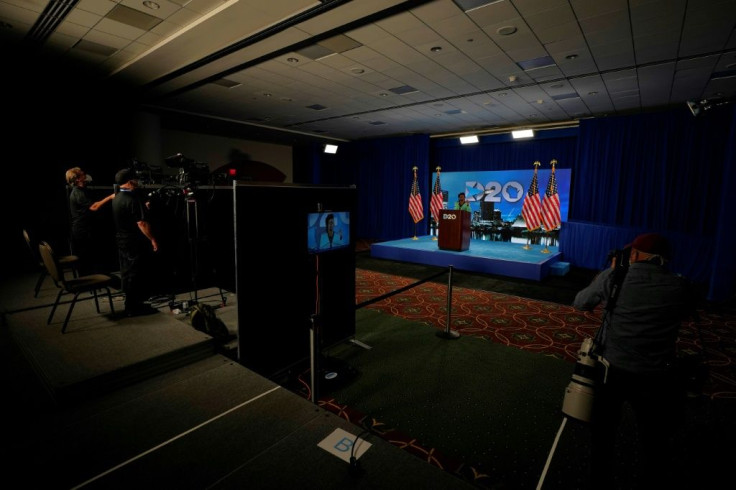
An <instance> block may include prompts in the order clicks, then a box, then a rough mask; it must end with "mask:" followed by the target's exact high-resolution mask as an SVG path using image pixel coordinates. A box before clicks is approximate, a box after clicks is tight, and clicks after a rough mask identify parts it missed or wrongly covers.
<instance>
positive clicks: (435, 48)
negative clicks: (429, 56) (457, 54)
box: [429, 46, 442, 53]
mask: <svg viewBox="0 0 736 490" xmlns="http://www.w3.org/2000/svg"><path fill="white" fill-rule="evenodd" d="M429 50H430V51H432V52H433V53H439V52H440V51H442V46H432V47H431V48H429Z"/></svg>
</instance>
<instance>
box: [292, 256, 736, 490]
mask: <svg viewBox="0 0 736 490" xmlns="http://www.w3.org/2000/svg"><path fill="white" fill-rule="evenodd" d="M357 264H358V270H357V275H356V281H357V282H356V303H357V304H361V303H364V302H369V303H370V300H371V299H372V298H377V297H381V296H382V295H385V294H388V293H391V292H392V291H396V290H398V289H400V288H405V287H407V286H410V285H411V284H413V283H416V282H417V281H419V280H421V279H424V278H427V277H429V276H432V275H434V274H436V273H437V272H438V271H439V269H438V268H435V267H430V266H422V265H417V264H404V263H395V262H392V261H385V260H375V259H371V258H370V257H368V256H365V255H363V256H361V254H358V258H357ZM594 274H595V271H581V270H573V271H571V274H570V275H569V277H564V278H549V280H545V281H542V282H541V283H531V282H529V281H523V280H507V279H506V278H498V277H490V276H483V275H475V274H467V273H457V274H455V275H454V276H453V296H452V299H453V311H452V315H451V329H452V330H453V331H455V332H457V333H458V334H459V337H458V338H457V339H455V340H447V339H444V338H442V337H440V336H438V335H437V333H438V332H441V331H443V330H445V329H446V327H447V275H444V276H439V277H438V278H436V279H433V280H431V281H427V282H424V283H422V284H421V285H419V286H416V287H413V288H410V289H408V290H406V291H404V292H402V293H400V294H397V295H394V296H390V297H389V298H387V299H383V300H381V301H378V302H375V303H371V304H369V305H367V306H365V307H364V308H360V309H359V310H358V312H357V324H356V340H358V341H359V342H358V343H355V344H345V345H341V346H338V347H336V348H333V349H331V350H330V351H329V352H328V353H327V354H328V357H327V358H326V359H325V361H326V362H327V367H326V371H325V372H331V370H332V369H334V372H335V373H337V376H336V378H335V379H332V380H327V379H322V378H320V380H321V384H320V397H319V403H320V405H322V406H324V407H325V408H328V409H329V410H331V411H333V412H335V413H338V414H339V415H341V416H342V417H344V418H346V419H348V420H351V421H352V422H353V423H356V424H357V425H360V426H362V427H364V428H365V429H366V430H368V429H370V430H371V431H372V432H373V434H374V435H373V436H374V437H379V436H380V437H382V438H384V439H387V440H389V441H391V442H392V443H393V444H395V445H397V446H400V447H402V448H404V449H406V450H407V451H410V452H412V453H413V454H415V455H416V456H418V457H420V458H422V459H424V460H426V461H427V462H429V463H430V464H434V465H436V466H439V467H442V468H444V469H445V470H447V471H451V472H453V473H455V474H458V475H459V476H462V477H463V478H465V479H467V480H468V481H471V482H473V483H474V484H475V485H476V486H478V487H479V488H491V489H497V490H501V489H507V488H509V489H510V488H513V489H518V488H523V489H525V488H537V487H538V485H540V484H541V483H543V487H544V488H546V489H558V488H559V489H565V490H568V489H576V488H592V487H594V486H595V485H594V482H590V481H588V479H587V451H588V449H589V446H588V431H587V427H586V426H585V424H582V423H580V422H577V421H575V420H573V419H569V420H568V421H567V423H566V426H565V428H564V431H561V432H558V431H560V426H561V422H562V421H563V420H564V417H563V414H562V413H561V402H562V398H563V396H564V388H565V387H566V386H567V384H568V382H569V380H570V375H571V374H572V370H573V368H574V362H575V360H576V350H577V348H578V347H579V345H580V342H581V341H582V339H583V338H584V337H585V336H589V335H592V334H593V333H594V331H595V329H596V328H597V325H598V322H599V313H598V312H593V313H582V312H577V311H575V310H574V309H573V308H571V307H570V306H569V305H570V303H571V302H572V298H573V297H574V294H575V293H576V292H577V291H578V290H579V289H581V288H582V287H584V286H585V285H587V283H588V282H589V281H590V279H592V277H593V275H594ZM549 298H551V299H549ZM733 313H734V312H733V310H731V309H729V308H728V307H725V308H724V307H722V306H719V307H717V308H713V309H706V310H703V311H702V312H701V317H700V319H699V320H698V321H697V322H690V323H688V324H687V325H685V328H684V329H683V332H682V335H681V338H680V348H681V350H682V351H683V352H684V353H695V352H705V354H706V356H707V357H706V360H707V363H708V366H709V368H710V372H709V374H710V376H709V378H708V380H707V383H706V384H705V386H704V388H703V392H702V394H701V395H700V396H695V397H693V398H692V399H691V400H690V402H689V406H688V414H687V419H686V420H684V421H683V425H682V429H681V431H680V432H679V433H678V435H677V437H678V441H679V442H680V446H681V456H680V457H681V458H682V465H681V470H682V475H681V481H682V482H683V485H685V484H689V485H695V486H696V487H701V488H706V487H708V488H717V487H716V486H713V487H710V486H708V484H706V482H707V481H715V480H716V477H715V476H714V475H718V474H719V473H722V472H723V470H722V468H723V467H726V466H724V463H725V462H726V461H728V460H729V458H733V457H734V456H736V452H735V451H734V450H733V449H726V450H725V451H724V450H717V449H715V448H717V447H719V446H721V447H722V445H724V444H730V443H728V442H727V441H730V440H732V439H733V437H734V436H735V435H736V430H735V425H734V424H735V422H734V420H735V419H734V417H733V415H734V414H736V407H735V406H734V404H735V402H736V382H734V380H735V379H736V376H735V375H734V362H733V359H734V354H735V353H736V347H735V346H736V341H735V339H736V336H735V334H734V332H735V331H736V323H734V319H736V315H734V314H733ZM360 343H364V344H366V345H367V346H368V347H370V348H369V349H365V348H361V347H360V346H359V345H360ZM703 345H704V346H705V349H704V350H703V349H701V346H703ZM308 375H309V374H308V371H305V372H303V373H302V376H300V377H299V378H300V379H299V381H298V382H297V386H294V388H295V391H297V392H301V394H302V395H303V396H307V397H309V396H310V395H311V394H310V393H309V384H308ZM634 437H635V427H634V422H633V419H632V418H631V414H630V413H628V412H627V414H626V416H625V418H624V424H623V425H622V428H621V431H620V435H619V438H620V442H619V446H618V447H617V453H618V457H619V465H620V469H621V471H620V472H619V475H618V476H617V482H616V484H617V485H618V488H622V489H623V488H632V487H633V485H634V484H635V482H636V478H637V475H636V469H635V468H636V461H637V458H638V452H637V448H636V445H635V443H634ZM553 444H554V445H555V446H554V450H553ZM550 453H552V455H551V456H550ZM548 458H549V460H548ZM703 484H706V486H702V485H703Z"/></svg>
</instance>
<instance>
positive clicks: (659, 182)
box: [560, 108, 736, 300]
mask: <svg viewBox="0 0 736 490" xmlns="http://www.w3.org/2000/svg"><path fill="white" fill-rule="evenodd" d="M734 121H736V114H735V113H734V110H733V109H732V108H728V109H722V110H713V112H711V113H708V114H706V115H705V117H698V118H694V117H693V116H692V114H690V112H689V110H688V109H687V108H684V109H679V110H670V111H667V112H661V113H654V114H641V115H633V116H620V117H609V118H603V119H590V120H584V121H581V122H580V136H579V144H578V158H577V159H576V162H575V165H574V166H573V167H572V184H571V188H572V189H573V190H572V193H571V202H570V214H569V221H568V223H566V224H565V225H564V226H563V227H562V228H561V230H560V251H561V252H562V253H563V255H564V257H565V258H566V260H569V261H570V262H571V263H573V265H577V266H581V267H587V268H600V267H602V262H603V260H604V258H605V253H606V251H607V250H611V249H614V248H621V247H623V246H625V245H626V244H627V243H629V242H630V241H631V240H632V239H633V238H634V237H635V236H636V235H637V234H638V233H641V232H645V231H657V232H660V233H662V234H664V235H665V236H667V237H669V238H670V240H671V241H672V243H673V249H674V250H673V258H672V262H671V266H672V269H673V270H675V271H676V272H680V273H682V274H684V275H685V276H687V277H689V278H690V279H691V280H693V281H694V282H696V283H698V284H699V285H701V286H702V288H703V290H704V292H705V294H706V297H707V298H708V299H711V300H723V299H725V298H727V297H729V296H730V295H732V294H733V287H734V276H733V273H731V274H730V277H723V274H724V272H723V271H724V270H728V267H726V268H725V269H724V268H723V266H724V265H726V266H727V265H728V264H730V270H731V271H732V270H733V259H732V258H730V257H727V256H726V254H725V253H723V252H722V251H721V252H719V249H720V247H721V246H722V244H721V242H722V241H723V240H728V241H729V242H730V243H733V238H734V236H733V234H734V231H733V224H734V220H733V218H732V214H731V213H730V212H729V204H730V203H728V202H727V198H728V195H729V190H730V189H733V185H734V182H733V179H734V176H733V170H731V168H730V167H732V166H733V159H734V155H733V146H734V143H735V141H734V132H733V126H734ZM724 177H727V178H725V179H724Z"/></svg>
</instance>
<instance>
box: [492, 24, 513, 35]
mask: <svg viewBox="0 0 736 490" xmlns="http://www.w3.org/2000/svg"><path fill="white" fill-rule="evenodd" d="M516 31H517V29H516V27H514V26H503V27H499V28H498V29H496V32H497V33H498V34H500V35H501V36H510V35H511V34H514V33H515V32H516Z"/></svg>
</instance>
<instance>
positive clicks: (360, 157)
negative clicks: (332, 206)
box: [300, 135, 430, 241]
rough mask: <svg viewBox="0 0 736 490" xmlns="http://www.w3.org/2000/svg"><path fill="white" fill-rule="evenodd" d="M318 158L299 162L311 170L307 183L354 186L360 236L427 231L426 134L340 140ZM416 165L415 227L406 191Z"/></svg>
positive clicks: (382, 237) (396, 235) (391, 236)
mask: <svg viewBox="0 0 736 490" xmlns="http://www.w3.org/2000/svg"><path fill="white" fill-rule="evenodd" d="M313 151H315V152H320V153H319V154H320V155H321V157H320V158H319V159H318V161H310V160H309V159H308V158H305V159H304V160H303V164H305V165H313V167H312V168H311V169H306V170H305V169H302V170H301V171H300V175H306V174H311V175H312V176H313V183H317V184H329V185H353V184H354V185H356V186H357V188H358V219H357V234H358V237H360V238H365V239H369V240H377V241H385V240H396V239H399V238H408V237H411V236H414V233H415V232H416V233H417V234H418V235H426V234H427V233H428V229H429V224H428V212H429V211H428V209H429V191H430V189H429V187H428V186H427V185H426V182H427V179H428V178H429V177H428V171H427V169H428V166H429V163H428V162H429V160H428V158H429V136H427V135H412V136H402V137H398V138H385V139H378V140H365V141H357V142H353V143H347V144H342V143H341V144H340V145H339V149H338V152H337V154H335V155H328V154H324V153H321V151H322V150H321V148H317V147H314V148H313ZM413 166H417V167H418V170H417V180H418V182H419V191H420V193H421V195H422V201H423V203H424V216H425V218H424V219H423V220H421V221H420V222H419V223H417V224H416V225H415V224H414V220H412V218H411V216H410V215H409V193H410V191H411V185H412V182H413V179H414V173H413V172H412V167H413ZM315 167H316V168H315Z"/></svg>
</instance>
